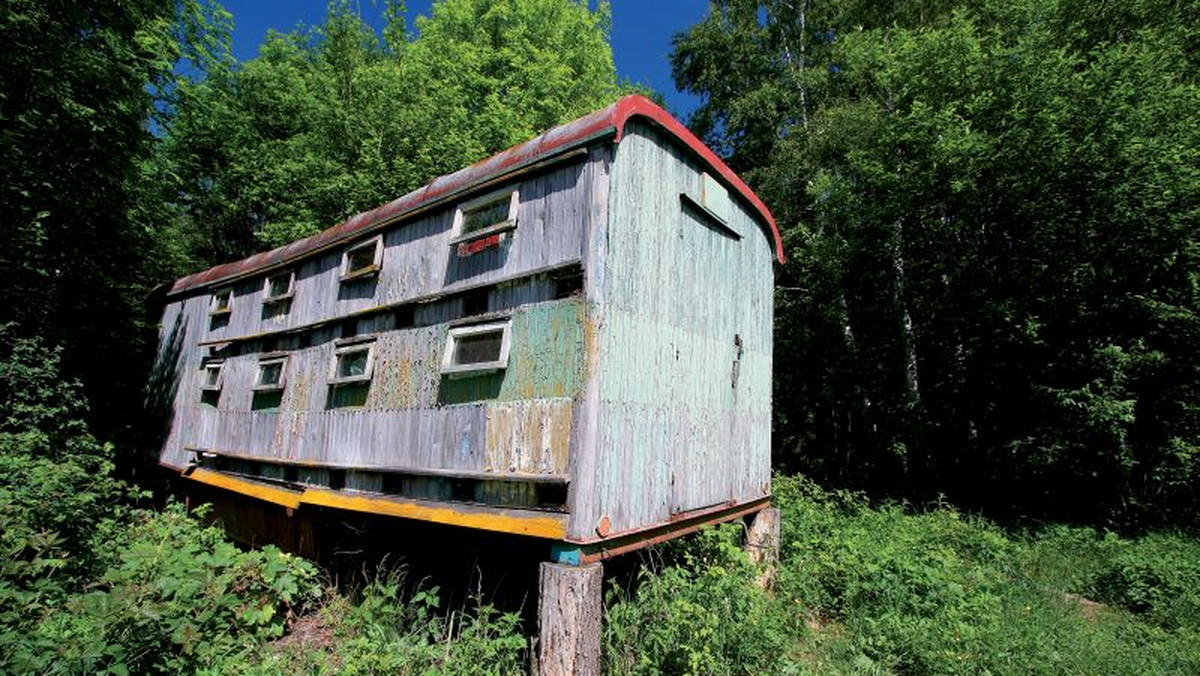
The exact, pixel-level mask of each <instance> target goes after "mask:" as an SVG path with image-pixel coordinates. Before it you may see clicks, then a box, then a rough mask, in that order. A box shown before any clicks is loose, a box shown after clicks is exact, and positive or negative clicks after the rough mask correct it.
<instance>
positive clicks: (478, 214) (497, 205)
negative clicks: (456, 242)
mask: <svg viewBox="0 0 1200 676" xmlns="http://www.w3.org/2000/svg"><path fill="white" fill-rule="evenodd" d="M510 203H511V197H510V195H504V196H503V197H500V198H498V199H496V200H494V201H491V202H488V203H486V204H482V205H480V206H478V207H474V208H472V209H469V210H467V211H464V212H463V224H462V233H461V234H464V235H465V234H467V233H470V232H475V231H476V230H483V229H484V228H488V227H491V226H493V225H496V224H497V223H503V222H504V221H507V220H508V208H509V204H510Z"/></svg>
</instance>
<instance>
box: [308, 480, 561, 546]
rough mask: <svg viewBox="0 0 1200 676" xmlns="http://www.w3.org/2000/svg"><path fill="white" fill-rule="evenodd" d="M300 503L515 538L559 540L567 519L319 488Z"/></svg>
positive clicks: (313, 490)
mask: <svg viewBox="0 0 1200 676" xmlns="http://www.w3.org/2000/svg"><path fill="white" fill-rule="evenodd" d="M302 500H303V502H304V504H306V505H316V506H319V507H332V508H334V509H346V510H350V511H354V512H368V513H371V514H384V515H387V516H399V517H403V518H405V519H418V520H420V521H432V522H434V523H443V524H447V525H451V526H465V527H467V528H478V529H480V530H491V531H498V532H501V533H513V534H516V535H530V536H533V537H541V538H551V539H555V540H561V539H563V538H564V537H566V535H567V524H566V518H565V517H563V516H550V515H542V514H538V515H529V516H523V515H522V516H517V515H514V514H512V513H511V512H509V513H504V512H492V511H482V510H480V511H464V510H460V509H455V508H453V507H442V506H435V505H428V504H421V503H417V502H408V501H401V500H392V499H388V498H374V497H368V496H360V495H347V494H345V493H339V492H337V491H330V490H324V489H319V488H310V489H307V490H305V491H304V497H303V498H302Z"/></svg>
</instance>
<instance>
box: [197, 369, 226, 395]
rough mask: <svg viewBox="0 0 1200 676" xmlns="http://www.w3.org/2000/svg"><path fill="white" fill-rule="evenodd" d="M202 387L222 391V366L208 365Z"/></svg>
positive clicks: (201, 381)
mask: <svg viewBox="0 0 1200 676" xmlns="http://www.w3.org/2000/svg"><path fill="white" fill-rule="evenodd" d="M200 386H201V387H202V388H204V389H206V390H219V389H221V364H206V365H205V366H204V374H203V376H202V377H201V380H200Z"/></svg>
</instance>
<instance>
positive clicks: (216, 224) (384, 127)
mask: <svg viewBox="0 0 1200 676" xmlns="http://www.w3.org/2000/svg"><path fill="white" fill-rule="evenodd" d="M608 12H609V10H608V6H607V4H605V3H601V4H600V6H599V7H598V8H597V10H596V11H591V10H589V9H588V6H587V4H586V3H582V2H574V1H569V0H502V1H500V2H483V1H481V0H443V1H442V2H438V3H436V4H435V5H434V7H433V13H432V16H431V17H418V19H417V22H416V28H417V35H415V36H414V35H411V34H409V32H408V30H407V24H406V21H405V14H404V9H403V5H402V4H398V3H393V4H389V5H388V6H387V7H386V8H385V20H386V22H387V24H386V27H385V28H384V31H383V36H382V37H381V36H379V35H376V34H375V33H374V32H373V31H372V30H371V29H370V28H369V27H368V26H367V25H365V24H364V22H363V21H362V20H361V19H360V18H359V17H358V16H357V15H356V14H355V13H354V12H353V11H352V10H351V9H350V6H349V4H348V3H346V2H334V3H332V4H331V5H330V7H329V13H328V16H327V17H326V20H325V22H324V23H323V24H322V25H321V26H319V27H315V28H311V29H304V30H298V31H295V32H292V33H288V34H278V33H270V34H268V36H267V39H266V41H265V42H264V43H263V45H262V46H261V48H260V50H259V54H258V56H257V57H256V58H254V59H252V60H250V61H247V62H245V63H243V64H239V65H236V66H232V67H229V68H226V69H222V70H219V71H213V72H211V73H210V75H209V77H208V78H206V79H204V80H201V81H198V82H196V83H193V84H190V85H188V86H187V87H186V88H185V89H184V90H183V91H182V95H181V103H180V106H179V115H178V117H177V118H176V119H175V120H174V121H173V122H172V123H171V126H170V127H169V130H168V134H167V137H166V139H165V142H164V152H163V159H164V162H165V164H166V167H167V170H166V171H165V172H164V173H165V174H166V175H170V176H174V177H176V178H177V181H176V182H174V183H173V184H172V185H171V186H170V191H171V194H170V197H169V198H170V199H171V200H172V201H173V202H174V203H175V204H176V205H177V207H178V211H177V213H178V218H180V219H181V223H183V227H182V228H181V232H182V233H183V234H184V236H185V238H186V240H187V242H188V245H187V248H188V250H189V251H190V252H191V254H192V255H193V257H194V261H193V262H194V264H195V265H196V266H200V265H204V264H212V263H217V262H222V261H225V260H231V259H235V258H238V257H241V256H245V255H248V254H249V253H252V252H253V251H255V250H258V249H261V248H264V247H271V246H277V245H279V244H282V243H285V242H288V241H291V240H294V239H296V238H298V237H302V236H305V235H309V234H312V233H314V232H317V231H319V230H322V229H324V228H326V227H329V226H331V225H333V224H335V223H337V222H338V221H340V220H341V219H344V218H345V217H347V216H349V215H351V214H353V213H355V212H358V211H362V210H365V209H369V208H372V207H374V206H377V205H379V204H382V203H384V202H387V201H389V200H392V199H395V198H396V197H399V196H400V195H403V194H405V193H407V192H409V191H411V190H413V189H415V188H417V187H420V186H421V185H422V184H424V183H425V182H426V181H428V180H430V179H432V178H433V177H435V176H437V175H439V174H443V173H448V172H450V171H454V170H456V169H458V168H460V167H462V166H464V165H467V164H470V163H472V162H475V161H477V160H479V159H481V158H483V157H485V156H487V155H489V154H491V153H495V152H497V151H499V150H502V149H504V148H506V147H508V146H510V145H513V144H515V143H518V142H520V141H522V140H525V139H527V138H529V137H531V136H534V135H536V134H537V133H540V132H541V131H543V130H545V129H546V128H548V127H550V126H553V125H554V124H557V123H560V122H563V121H566V120H569V119H571V118H573V117H576V116H579V115H582V114H584V113H586V112H589V111H591V110H593V109H595V108H599V107H603V106H604V105H606V104H607V103H609V102H611V101H612V100H613V99H614V98H615V96H616V93H617V86H616V76H615V70H614V67H613V63H612V53H611V50H610V48H609V46H608V31H609V18H608V16H609V14H608Z"/></svg>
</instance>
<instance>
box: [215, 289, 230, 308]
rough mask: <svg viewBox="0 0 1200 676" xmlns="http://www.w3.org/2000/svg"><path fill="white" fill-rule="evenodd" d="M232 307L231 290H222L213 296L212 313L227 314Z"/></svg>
mask: <svg viewBox="0 0 1200 676" xmlns="http://www.w3.org/2000/svg"><path fill="white" fill-rule="evenodd" d="M232 305H233V290H232V289H222V290H221V291H217V292H216V293H214V294H213V297H212V312H214V313H217V312H229V310H230V308H231V307H232Z"/></svg>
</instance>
